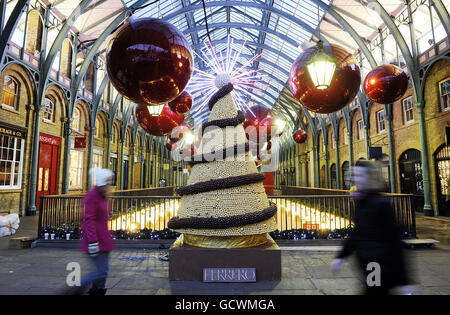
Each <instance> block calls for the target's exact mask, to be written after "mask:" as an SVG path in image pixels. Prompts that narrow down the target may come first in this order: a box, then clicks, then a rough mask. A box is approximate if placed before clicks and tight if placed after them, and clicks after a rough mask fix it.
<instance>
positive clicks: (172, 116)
mask: <svg viewBox="0 0 450 315" xmlns="http://www.w3.org/2000/svg"><path fill="white" fill-rule="evenodd" d="M158 120H159V128H160V129H161V131H162V133H163V134H164V135H169V134H170V133H171V131H172V130H173V128H175V127H178V126H179V125H181V124H182V123H183V121H184V115H183V114H176V113H174V112H173V111H171V110H170V108H169V105H167V104H166V105H164V107H163V110H162V112H161V115H159V117H158Z"/></svg>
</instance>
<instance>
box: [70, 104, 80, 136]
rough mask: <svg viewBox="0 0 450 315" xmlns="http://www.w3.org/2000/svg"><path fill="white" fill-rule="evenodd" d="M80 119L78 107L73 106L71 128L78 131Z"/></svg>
mask: <svg viewBox="0 0 450 315" xmlns="http://www.w3.org/2000/svg"><path fill="white" fill-rule="evenodd" d="M80 119H81V113H80V109H79V108H75V110H74V111H73V121H72V129H73V130H76V131H80Z"/></svg>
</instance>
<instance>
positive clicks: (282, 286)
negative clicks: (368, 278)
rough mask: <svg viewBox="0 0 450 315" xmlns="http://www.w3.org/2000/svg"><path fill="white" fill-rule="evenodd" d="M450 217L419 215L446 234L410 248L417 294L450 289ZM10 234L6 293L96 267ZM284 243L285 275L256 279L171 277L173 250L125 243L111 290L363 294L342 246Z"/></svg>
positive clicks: (0, 260)
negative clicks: (338, 261)
mask: <svg viewBox="0 0 450 315" xmlns="http://www.w3.org/2000/svg"><path fill="white" fill-rule="evenodd" d="M36 222H37V221H36V219H32V218H30V219H24V220H23V222H22V223H23V224H22V225H21V229H19V231H18V233H17V234H16V235H15V236H26V235H35V226H36ZM449 227H450V220H448V219H444V218H434V219H428V218H423V217H420V215H419V216H418V218H417V234H418V236H419V237H421V238H425V237H426V238H428V237H431V238H435V239H438V238H436V237H434V236H439V235H441V236H444V237H441V239H440V240H441V243H440V244H439V245H437V246H436V248H434V249H430V248H417V249H415V250H406V255H407V257H408V262H409V266H410V269H411V270H412V275H413V278H414V280H415V282H416V283H417V287H416V290H415V291H414V294H433V295H439V294H445V295H448V294H450V264H449V262H450V246H448V245H450V244H448V243H447V239H446V238H445V236H446V235H447V234H448V233H449V231H450V229H449ZM8 241H9V238H8V237H4V238H0V294H26V295H29V294H60V293H61V292H62V290H63V289H65V288H66V285H65V281H66V277H67V275H68V273H69V272H68V271H67V270H66V267H67V264H68V263H70V262H77V263H79V264H80V265H81V268H82V269H81V270H82V273H85V272H88V271H89V270H90V268H91V267H90V263H89V258H88V257H86V255H85V254H82V253H80V252H78V251H77V250H76V249H70V248H39V247H38V248H33V249H8ZM298 245H299V246H295V247H294V246H290V247H282V248H281V249H282V280H281V281H261V282H256V283H246V284H238V283H227V284H219V283H202V282H193V281H172V282H171V281H169V280H168V262H167V261H162V260H160V259H159V258H158V257H159V255H161V254H165V253H167V251H161V250H150V249H147V250H144V249H128V250H127V249H120V250H116V251H114V252H112V254H111V257H110V274H109V278H108V281H107V287H108V289H109V290H108V293H107V294H136V295H140V294H151V295H165V294H180V295H181V294H190V295H202V294H214V295H216V294H220V295H226V294H233V295H234V294H256V295H261V294H275V295H283V294H289V295H292V294H295V295H302V294H308V295H312V294H314V295H335V294H358V293H360V292H361V286H362V283H363V282H362V279H361V278H360V277H359V274H358V271H357V269H356V268H355V261H354V259H349V260H348V261H346V263H345V264H344V265H343V268H342V270H341V272H339V273H338V274H332V273H331V271H330V264H331V262H332V260H333V259H334V256H335V254H336V251H337V250H339V248H338V247H333V246H320V247H319V246H314V247H311V246H308V247H304V246H301V245H302V244H298Z"/></svg>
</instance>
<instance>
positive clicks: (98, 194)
mask: <svg viewBox="0 0 450 315" xmlns="http://www.w3.org/2000/svg"><path fill="white" fill-rule="evenodd" d="M91 175H92V177H93V184H94V187H93V188H92V189H91V190H89V191H88V192H87V194H86V196H85V197H84V200H83V203H84V213H83V225H82V232H83V234H82V238H81V243H80V245H81V248H80V249H81V251H83V252H86V253H88V254H89V256H90V257H91V259H92V262H93V264H94V265H95V268H96V271H94V272H93V273H91V274H89V275H87V276H86V277H83V278H82V279H81V287H80V290H79V291H78V292H77V293H81V292H82V291H83V290H84V289H85V288H87V286H88V285H89V284H92V287H91V289H90V290H89V294H91V295H104V294H105V293H106V288H105V283H106V278H107V276H108V271H109V264H108V259H109V252H110V251H112V250H113V249H114V242H113V239H112V237H111V232H110V231H109V229H108V217H109V209H108V202H107V194H108V191H109V187H110V185H111V183H112V177H113V175H114V173H113V172H112V171H111V170H108V169H100V168H95V169H92V170H91Z"/></svg>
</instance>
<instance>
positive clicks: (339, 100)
mask: <svg viewBox="0 0 450 315" xmlns="http://www.w3.org/2000/svg"><path fill="white" fill-rule="evenodd" d="M323 51H324V52H325V53H326V54H328V55H329V56H331V57H332V58H333V59H334V60H335V62H336V70H335V71H334V75H333V78H332V79H331V82H330V85H329V87H328V88H326V89H323V90H320V89H316V87H315V86H314V83H313V81H312V80H311V77H310V75H309V72H308V68H307V64H309V63H310V61H311V59H312V58H313V57H314V56H315V54H316V52H317V47H316V46H314V47H310V48H307V49H306V50H305V51H303V52H302V53H301V54H300V56H298V58H297V59H296V60H295V61H294V63H293V65H292V67H291V72H290V74H289V86H290V88H291V92H292V95H294V97H295V98H296V99H297V100H298V101H299V102H300V104H302V105H303V106H304V107H306V108H307V109H309V110H310V111H312V112H315V113H322V114H326V113H333V112H336V111H338V110H340V109H341V108H343V107H345V106H346V105H347V104H349V103H350V102H351V101H352V100H353V99H354V97H355V96H356V94H357V93H358V90H359V85H360V83H361V73H360V70H359V67H358V64H357V63H356V60H355V59H354V58H353V56H352V54H351V53H349V52H348V51H346V50H345V49H344V48H342V47H340V46H338V45H335V44H331V45H330V44H326V43H324V48H323Z"/></svg>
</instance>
